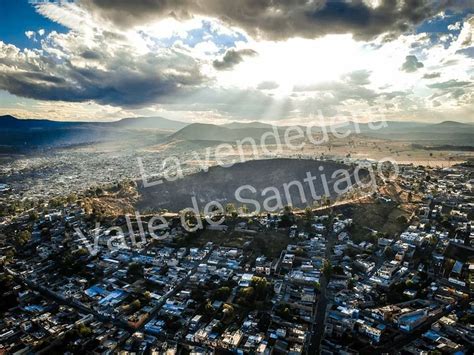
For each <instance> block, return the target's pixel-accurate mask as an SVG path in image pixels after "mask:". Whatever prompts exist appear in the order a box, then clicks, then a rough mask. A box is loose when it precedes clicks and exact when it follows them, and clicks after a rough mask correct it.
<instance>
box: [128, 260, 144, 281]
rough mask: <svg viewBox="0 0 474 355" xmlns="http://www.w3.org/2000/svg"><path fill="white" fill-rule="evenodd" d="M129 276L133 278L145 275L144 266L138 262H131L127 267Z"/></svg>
mask: <svg viewBox="0 0 474 355" xmlns="http://www.w3.org/2000/svg"><path fill="white" fill-rule="evenodd" d="M127 276H128V277H133V278H137V277H141V276H143V266H142V265H141V264H138V263H130V265H128V269H127Z"/></svg>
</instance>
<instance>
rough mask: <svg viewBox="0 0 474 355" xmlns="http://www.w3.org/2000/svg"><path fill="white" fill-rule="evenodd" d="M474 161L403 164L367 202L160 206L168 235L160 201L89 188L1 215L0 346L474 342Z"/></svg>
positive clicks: (80, 348)
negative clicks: (211, 210)
mask: <svg viewBox="0 0 474 355" xmlns="http://www.w3.org/2000/svg"><path fill="white" fill-rule="evenodd" d="M472 171H473V166H472V164H471V163H469V162H466V163H464V164H458V165H454V166H452V167H448V168H428V167H423V166H415V165H413V164H410V165H401V166H400V171H399V174H398V176H397V178H396V180H395V181H380V184H378V189H377V190H376V191H373V192H372V191H371V193H370V194H366V195H362V196H360V197H357V199H355V198H353V199H352V200H349V201H344V200H343V199H341V200H340V201H324V203H323V201H321V203H320V204H319V205H314V206H308V207H306V208H305V209H297V208H292V207H291V206H285V207H284V208H283V209H282V210H281V211H279V212H271V213H266V212H265V213H263V212H262V213H259V214H256V213H250V212H249V211H245V210H244V209H242V208H238V207H239V206H234V205H232V204H228V205H226V207H225V211H224V214H225V217H226V218H225V222H224V223H220V224H212V223H209V222H208V221H206V218H213V219H215V220H220V219H221V218H222V217H223V216H222V215H219V214H213V215H212V216H204V215H202V216H200V217H197V216H193V217H192V218H189V219H188V220H187V223H188V224H190V225H193V224H196V225H197V224H200V225H201V226H202V228H197V229H195V231H193V232H190V231H189V230H187V229H185V228H184V227H183V225H182V223H181V219H180V216H179V214H178V211H176V212H170V211H162V212H163V213H162V214H161V215H162V216H163V218H165V219H166V222H167V223H166V228H160V230H159V231H158V232H156V231H153V232H154V233H159V234H161V235H162V236H163V237H162V238H154V237H153V236H152V235H151V233H150V231H149V230H148V229H147V228H145V229H143V226H147V224H148V223H149V221H150V219H151V218H152V214H145V213H144V214H142V215H141V216H133V215H132V219H130V217H129V216H127V217H126V216H125V215H120V214H116V215H113V214H112V215H111V214H107V213H106V212H102V213H99V211H98V208H97V207H95V206H91V205H90V203H86V202H87V201H89V200H88V199H87V197H86V195H85V194H86V193H85V192H84V193H82V194H78V195H77V196H75V197H74V198H73V197H71V198H67V199H63V200H59V201H58V199H53V200H52V201H54V203H51V202H48V201H44V202H43V204H42V208H41V209H38V208H35V209H29V210H28V209H26V210H24V211H20V212H18V213H17V214H15V215H13V216H10V217H8V218H7V217H4V218H3V220H2V221H1V224H0V237H1V240H0V243H1V246H0V247H1V250H2V253H1V255H2V257H1V275H0V282H1V287H2V290H3V297H2V301H1V308H0V312H1V313H2V321H1V323H0V351H2V352H6V353H12V354H13V353H17V354H21V353H67V352H70V353H78V352H87V353H95V354H109V353H121V354H129V353H130V354H131V353H134V354H135V353H136V354H211V353H220V354H226V353H229V354H231V353H232V354H315V353H318V352H319V353H321V354H336V353H344V354H357V353H361V354H365V353H369V352H376V353H382V352H383V353H393V352H395V351H402V352H403V353H407V354H426V353H443V354H454V353H455V354H468V353H471V352H472V350H473V346H472V344H474V329H473V327H474V325H473V324H474V301H472V294H473V292H474V232H473V231H472V229H471V228H472V219H473V213H474V206H473V196H474V195H473V187H474V180H473V178H472ZM378 179H380V180H383V179H381V178H378ZM127 184H129V185H130V186H128V185H127ZM124 185H127V188H129V189H131V190H133V186H134V184H133V183H122V184H121V186H120V187H115V188H116V189H119V188H122V189H123V188H124ZM108 188H110V185H109V187H104V188H103V191H102V192H101V193H102V194H107V189H108ZM0 193H1V194H2V195H3V196H2V199H8V198H9V196H11V195H12V194H15V191H13V190H12V189H10V188H9V187H8V186H7V185H3V186H1V190H0ZM96 195H99V194H98V193H96ZM89 202H90V201H89ZM201 217H202V221H198V220H196V219H197V218H201ZM97 222H100V223H99V224H97ZM125 226H126V227H125ZM115 227H124V228H122V229H121V230H122V231H125V234H126V237H127V238H123V239H121V238H117V229H116V228H115ZM130 227H131V228H130ZM141 230H142V231H143V230H144V236H145V238H142V236H140V235H139V231H141ZM130 234H134V235H130ZM135 234H136V235H135ZM85 239H86V240H85ZM95 239H96V240H95ZM132 240H133V241H134V243H133V244H132V243H130V241H132ZM137 241H138V242H137ZM85 242H87V243H90V244H94V242H96V247H97V248H96V249H94V252H91V250H90V249H89V248H87V247H86V246H85V245H86V244H85ZM111 246H114V247H113V248H112V247H111Z"/></svg>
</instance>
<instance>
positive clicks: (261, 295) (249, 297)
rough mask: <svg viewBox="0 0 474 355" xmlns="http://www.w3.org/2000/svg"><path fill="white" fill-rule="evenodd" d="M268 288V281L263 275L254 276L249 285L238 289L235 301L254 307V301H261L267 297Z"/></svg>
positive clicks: (269, 288)
mask: <svg viewBox="0 0 474 355" xmlns="http://www.w3.org/2000/svg"><path fill="white" fill-rule="evenodd" d="M270 290H271V287H270V283H269V282H268V281H267V279H266V278H265V277H258V276H254V277H253V278H252V283H251V285H250V286H249V287H244V288H242V289H240V290H239V293H238V295H237V296H238V298H237V303H238V304H240V305H242V306H246V307H254V306H255V304H256V302H263V301H265V300H266V299H267V297H268V295H269V293H270Z"/></svg>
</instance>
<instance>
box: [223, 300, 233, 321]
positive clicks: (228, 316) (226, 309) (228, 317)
mask: <svg viewBox="0 0 474 355" xmlns="http://www.w3.org/2000/svg"><path fill="white" fill-rule="evenodd" d="M234 316H235V309H234V306H232V305H231V304H228V303H226V304H224V306H223V308H222V321H225V322H226V323H229V322H230V321H232V319H234Z"/></svg>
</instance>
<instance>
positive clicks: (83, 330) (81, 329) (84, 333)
mask: <svg viewBox="0 0 474 355" xmlns="http://www.w3.org/2000/svg"><path fill="white" fill-rule="evenodd" d="M77 331H78V333H79V335H80V336H81V337H84V338H85V337H88V336H89V335H91V333H92V330H91V328H89V327H87V326H86V325H85V324H82V323H81V324H79V326H78V328H77Z"/></svg>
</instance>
